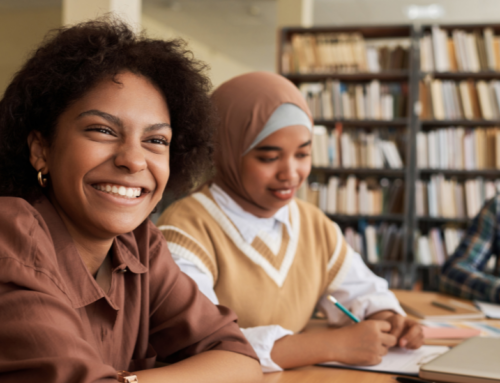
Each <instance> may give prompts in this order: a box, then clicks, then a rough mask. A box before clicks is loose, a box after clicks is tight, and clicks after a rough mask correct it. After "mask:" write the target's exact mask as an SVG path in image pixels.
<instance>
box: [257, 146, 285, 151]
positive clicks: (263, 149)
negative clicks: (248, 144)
mask: <svg viewBox="0 0 500 383" xmlns="http://www.w3.org/2000/svg"><path fill="white" fill-rule="evenodd" d="M255 150H258V151H259V152H270V151H274V150H283V149H282V148H280V147H279V146H259V147H258V148H255Z"/></svg>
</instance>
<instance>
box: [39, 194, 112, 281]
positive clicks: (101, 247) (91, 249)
mask: <svg viewBox="0 0 500 383" xmlns="http://www.w3.org/2000/svg"><path fill="white" fill-rule="evenodd" d="M50 197H51V198H49V199H50V201H51V202H52V205H53V206H54V208H55V209H56V211H57V212H58V214H59V216H60V217H61V219H62V221H63V222H64V225H65V226H66V229H67V230H68V232H69V235H70V236H71V239H72V240H73V243H74V244H75V247H76V249H77V250H78V254H79V255H80V257H81V258H82V260H83V263H84V264H85V266H86V267H87V269H88V270H89V272H90V274H91V275H95V274H96V273H97V270H99V267H101V265H102V263H103V261H104V259H105V258H106V255H107V254H108V252H109V250H110V249H111V246H112V245H113V240H114V238H96V237H95V236H93V235H92V234H90V233H86V232H84V231H82V230H81V228H79V227H78V226H77V225H75V223H74V222H73V221H72V220H71V219H70V218H69V217H68V216H67V215H66V214H65V212H64V210H63V209H62V208H61V207H60V206H59V204H58V203H57V201H55V200H54V197H53V196H50Z"/></svg>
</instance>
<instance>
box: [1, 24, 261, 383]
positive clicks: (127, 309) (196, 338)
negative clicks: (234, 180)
mask: <svg viewBox="0 0 500 383" xmlns="http://www.w3.org/2000/svg"><path fill="white" fill-rule="evenodd" d="M203 70H204V66H203V65H202V64H201V63H199V62H197V61H195V60H194V59H192V58H191V54H190V53H189V52H187V51H185V48H184V45H183V43H182V42H181V41H177V40H174V41H169V42H166V41H159V40H149V39H145V38H139V37H136V36H135V35H134V34H133V33H132V32H131V31H130V30H129V29H128V27H127V26H126V25H124V24H122V23H120V22H117V21H106V20H101V21H94V22H88V23H83V24H80V25H77V26H74V27H71V28H67V29H61V30H58V31H55V32H54V33H53V35H52V36H51V37H49V38H48V39H47V41H46V42H45V43H44V45H43V46H41V47H40V48H39V49H38V50H37V51H36V52H35V53H34V55H33V56H32V57H31V58H30V59H29V60H28V62H27V63H26V64H25V65H24V67H23V68H22V69H21V70H20V72H18V74H17V75H16V76H15V78H14V79H13V81H12V83H11V84H10V86H9V87H8V88H7V90H6V92H5V96H4V98H3V99H2V100H1V101H0V179H1V180H2V182H1V184H0V323H1V326H0V344H1V345H2V347H1V348H0V381H1V382H2V383H4V382H5V383H8V382H16V383H23V382H33V381H43V382H47V383H63V382H77V383H91V382H113V381H114V382H116V381H130V382H132V381H137V379H138V381H140V382H141V383H154V382H165V381H168V382H199V381H204V382H212V381H213V382H234V381H238V382H244V381H248V382H254V381H257V380H258V379H259V376H260V371H259V367H258V363H257V362H256V361H255V354H254V352H253V350H252V348H251V347H250V345H249V344H248V342H247V341H246V339H245V337H244V336H243V334H242V333H241V332H240V330H239V329H238V326H237V325H236V323H235V320H236V316H235V314H234V313H233V312H232V311H230V310H228V309H227V308H225V307H222V306H219V307H216V306H215V305H213V304H212V303H211V302H210V301H209V300H208V299H207V298H206V297H205V296H204V295H203V294H201V293H200V292H199V290H198V289H197V287H196V285H195V283H194V282H193V281H192V280H191V279H189V278H188V277H186V276H185V275H184V274H182V273H181V272H180V270H179V268H178V267H177V266H176V265H175V263H174V262H173V260H172V258H171V256H170V253H169V250H168V248H167V244H166V241H165V239H164V238H163V236H162V235H161V233H160V232H159V231H158V230H157V229H156V228H155V227H154V225H153V224H152V223H151V222H150V221H149V220H148V216H149V214H150V213H151V211H152V210H153V209H154V208H155V206H156V205H157V203H158V202H159V201H160V199H161V197H162V195H163V193H164V190H165V188H166V187H167V181H168V185H169V187H170V188H171V189H172V190H173V191H175V192H177V193H180V192H185V191H186V190H188V189H189V188H190V187H191V185H192V183H193V181H194V180H196V178H197V176H198V175H199V174H200V172H203V171H204V169H205V168H206V165H207V164H209V163H210V161H209V160H210V155H211V152H212V144H211V134H212V115H211V105H210V100H209V99H208V96H207V92H208V90H209V81H208V80H207V79H206V78H205V77H204V75H203ZM157 361H158V362H162V363H168V364H170V365H169V366H166V367H161V368H156V369H152V367H154V366H155V362H157ZM117 370H118V371H117ZM126 370H128V371H132V373H131V372H128V371H126ZM242 371H243V372H244V373H243V374H242Z"/></svg>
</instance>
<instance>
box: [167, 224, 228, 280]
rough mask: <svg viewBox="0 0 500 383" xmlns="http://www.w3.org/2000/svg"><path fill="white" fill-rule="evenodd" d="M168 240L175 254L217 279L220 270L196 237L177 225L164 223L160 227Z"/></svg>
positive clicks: (169, 246)
mask: <svg viewBox="0 0 500 383" xmlns="http://www.w3.org/2000/svg"><path fill="white" fill-rule="evenodd" d="M158 229H160V230H161V232H162V233H163V236H164V237H165V239H166V240H167V244H168V248H169V249H170V251H171V252H172V253H173V254H176V255H178V256H179V257H182V258H184V259H186V260H187V261H191V262H193V263H194V264H195V265H196V266H198V267H199V268H200V269H201V270H202V271H204V272H205V273H206V274H209V275H211V277H212V279H213V282H214V281H217V278H218V276H219V275H218V270H217V267H216V265H215V263H214V261H213V260H212V258H210V255H209V252H208V251H207V249H205V247H204V246H203V245H202V244H201V243H199V242H198V241H197V240H196V239H195V238H194V237H192V236H191V235H189V234H188V233H186V232H185V231H183V230H181V229H179V228H178V227H175V226H169V225H162V226H160V227H158Z"/></svg>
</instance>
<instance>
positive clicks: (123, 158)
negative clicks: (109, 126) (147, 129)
mask: <svg viewBox="0 0 500 383" xmlns="http://www.w3.org/2000/svg"><path fill="white" fill-rule="evenodd" d="M115 165H116V166H117V167H119V168H122V169H126V170H127V171H128V173H130V174H134V173H138V172H140V171H142V170H144V169H146V167H147V162H146V156H145V155H144V151H143V148H142V146H141V145H140V144H137V143H127V144H123V145H121V146H120V148H119V151H118V153H117V154H116V156H115Z"/></svg>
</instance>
